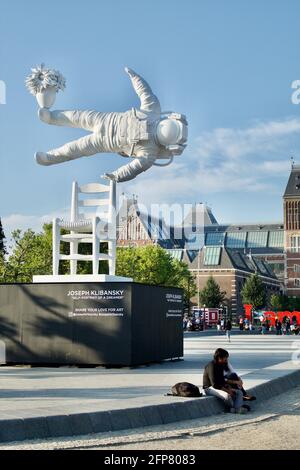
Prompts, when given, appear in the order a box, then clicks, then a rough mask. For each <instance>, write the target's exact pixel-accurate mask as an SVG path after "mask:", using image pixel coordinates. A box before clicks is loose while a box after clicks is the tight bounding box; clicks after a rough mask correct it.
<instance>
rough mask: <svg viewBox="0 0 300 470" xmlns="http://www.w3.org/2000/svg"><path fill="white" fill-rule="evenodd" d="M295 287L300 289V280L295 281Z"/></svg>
mask: <svg viewBox="0 0 300 470" xmlns="http://www.w3.org/2000/svg"><path fill="white" fill-rule="evenodd" d="M294 286H295V287H300V279H294Z"/></svg>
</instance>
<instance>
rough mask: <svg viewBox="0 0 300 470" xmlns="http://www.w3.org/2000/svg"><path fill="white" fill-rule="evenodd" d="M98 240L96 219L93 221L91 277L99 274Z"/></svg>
mask: <svg viewBox="0 0 300 470" xmlns="http://www.w3.org/2000/svg"><path fill="white" fill-rule="evenodd" d="M99 244H100V241H99V238H98V235H97V219H94V220H93V275H94V276H96V275H97V274H99Z"/></svg>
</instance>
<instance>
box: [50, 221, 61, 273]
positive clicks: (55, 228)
mask: <svg viewBox="0 0 300 470" xmlns="http://www.w3.org/2000/svg"><path fill="white" fill-rule="evenodd" d="M52 245H53V246H52V263H53V276H58V273H59V257H60V226H59V219H54V220H53V224H52Z"/></svg>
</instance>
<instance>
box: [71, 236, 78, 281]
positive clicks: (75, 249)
mask: <svg viewBox="0 0 300 470" xmlns="http://www.w3.org/2000/svg"><path fill="white" fill-rule="evenodd" d="M70 255H71V261H70V273H71V275H76V274H77V260H75V259H72V255H78V242H77V241H76V242H71V243H70Z"/></svg>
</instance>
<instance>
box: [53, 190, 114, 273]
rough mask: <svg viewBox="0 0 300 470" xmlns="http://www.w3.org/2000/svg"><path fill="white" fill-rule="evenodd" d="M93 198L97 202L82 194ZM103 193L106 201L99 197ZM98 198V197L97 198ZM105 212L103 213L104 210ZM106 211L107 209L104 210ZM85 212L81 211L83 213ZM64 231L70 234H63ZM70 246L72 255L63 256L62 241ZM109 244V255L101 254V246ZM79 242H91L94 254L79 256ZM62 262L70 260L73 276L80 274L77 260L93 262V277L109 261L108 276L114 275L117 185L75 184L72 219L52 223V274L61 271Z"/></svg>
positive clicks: (57, 220) (55, 220) (56, 220)
mask: <svg viewBox="0 0 300 470" xmlns="http://www.w3.org/2000/svg"><path fill="white" fill-rule="evenodd" d="M85 194H87V195H89V196H94V195H96V197H97V199H92V198H83V197H82V196H83V195H85ZM102 194H104V196H105V197H104V198H100V195H102ZM94 197H95V196H94ZM91 207H94V208H96V211H95V212H94V213H91V212H88V210H85V211H84V208H91ZM101 209H102V210H101ZM103 209H104V210H103ZM81 210H82V211H81ZM61 229H65V230H68V231H70V233H69V234H66V235H62V234H61ZM61 241H64V242H68V243H70V254H69V255H64V254H61V253H60V242H61ZM102 242H108V254H106V253H101V251H100V243H102ZM79 243H91V244H92V248H93V251H92V254H91V255H82V254H79V253H78V245H79ZM60 260H69V261H70V274H71V275H73V276H76V275H77V262H78V261H92V262H93V275H94V276H97V275H98V272H99V261H100V260H108V264H109V275H111V276H114V275H115V270H116V183H115V182H114V181H110V184H109V185H105V184H99V183H90V184H86V185H83V186H78V184H77V182H76V181H75V182H73V186H72V202H71V218H70V220H69V221H65V220H62V219H58V218H56V219H54V220H53V275H54V276H57V275H58V272H59V262H60Z"/></svg>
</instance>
